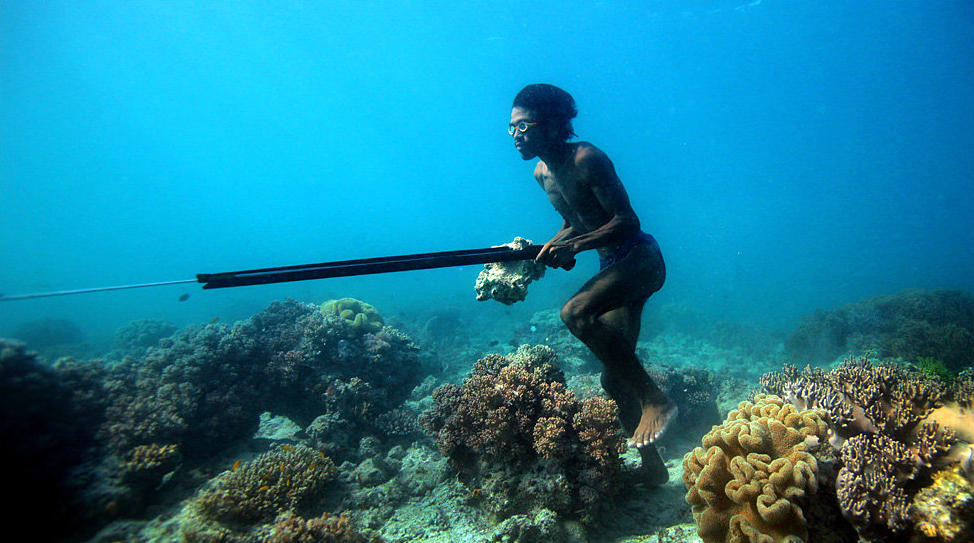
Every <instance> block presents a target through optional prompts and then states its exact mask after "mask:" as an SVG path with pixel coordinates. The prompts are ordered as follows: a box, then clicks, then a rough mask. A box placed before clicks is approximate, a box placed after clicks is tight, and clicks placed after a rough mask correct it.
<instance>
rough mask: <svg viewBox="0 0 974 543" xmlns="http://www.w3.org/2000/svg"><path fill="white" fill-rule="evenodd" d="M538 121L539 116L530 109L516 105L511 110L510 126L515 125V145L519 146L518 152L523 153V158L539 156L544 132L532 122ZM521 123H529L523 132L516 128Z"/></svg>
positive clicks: (528, 158)
mask: <svg viewBox="0 0 974 543" xmlns="http://www.w3.org/2000/svg"><path fill="white" fill-rule="evenodd" d="M537 122H538V119H537V116H536V115H535V114H534V112H533V111H531V110H530V109H524V108H520V107H515V108H514V109H513V110H512V111H511V124H510V126H511V127H515V130H514V134H513V138H514V147H516V148H517V152H519V153H521V158H522V159H524V160H531V159H532V158H534V157H536V156H538V151H539V150H540V149H541V148H542V146H543V143H544V134H542V131H541V130H540V126H539V125H537V124H530V123H537ZM521 123H528V124H527V125H526V126H527V130H525V131H523V132H522V131H521V130H518V129H517V128H516V127H517V126H518V125H520V124H521ZM521 126H524V125H521Z"/></svg>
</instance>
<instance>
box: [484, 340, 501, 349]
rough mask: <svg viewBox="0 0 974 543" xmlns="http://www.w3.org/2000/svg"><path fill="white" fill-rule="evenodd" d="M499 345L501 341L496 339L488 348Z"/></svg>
mask: <svg viewBox="0 0 974 543" xmlns="http://www.w3.org/2000/svg"><path fill="white" fill-rule="evenodd" d="M498 343H500V341H498V340H496V339H495V340H494V341H491V342H490V343H488V344H487V346H488V347H493V346H495V345H497V344H498Z"/></svg>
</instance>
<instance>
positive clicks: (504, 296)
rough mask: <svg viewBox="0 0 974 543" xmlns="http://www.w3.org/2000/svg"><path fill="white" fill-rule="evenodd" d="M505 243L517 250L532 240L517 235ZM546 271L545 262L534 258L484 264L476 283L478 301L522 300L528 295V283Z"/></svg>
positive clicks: (512, 301) (506, 303)
mask: <svg viewBox="0 0 974 543" xmlns="http://www.w3.org/2000/svg"><path fill="white" fill-rule="evenodd" d="M505 245H506V246H507V247H510V248H511V249H515V250H517V249H524V248H527V247H528V246H530V245H531V240H527V239H524V238H522V237H516V238H514V241H512V242H511V243H507V244H505ZM544 273H545V266H544V264H538V263H537V262H535V261H534V260H518V261H514V262H491V263H488V264H484V270H483V271H481V272H480V275H478V276H477V283H476V285H474V290H476V292H477V301H481V302H482V301H484V300H490V299H494V300H497V301H498V302H501V303H502V304H505V305H512V304H514V303H515V302H520V301H522V300H524V298H526V297H527V295H528V285H530V284H531V282H533V281H536V280H538V279H541V278H542V277H544Z"/></svg>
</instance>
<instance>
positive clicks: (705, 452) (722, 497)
mask: <svg viewBox="0 0 974 543" xmlns="http://www.w3.org/2000/svg"><path fill="white" fill-rule="evenodd" d="M826 430H827V424H826V423H825V420H824V418H823V414H822V413H821V412H820V411H817V410H803V411H799V410H797V409H795V407H794V406H792V405H789V404H786V403H784V402H783V401H782V400H781V398H779V397H777V396H765V395H758V396H756V397H755V401H754V403H753V404H752V403H751V402H743V403H741V404H740V406H739V407H738V409H736V410H733V411H731V412H730V414H729V415H728V416H727V419H726V420H725V422H724V424H722V425H720V426H715V427H714V428H713V429H712V430H711V431H710V432H709V433H708V434H707V435H705V436H704V437H703V441H702V444H703V446H702V447H697V448H696V449H694V450H693V451H691V452H690V453H688V454H687V455H686V456H685V457H684V459H683V468H684V475H683V482H684V484H685V485H686V487H687V497H686V500H687V503H689V504H690V505H691V506H692V508H693V516H694V519H695V520H696V522H697V527H698V531H699V534H700V537H701V538H702V539H703V540H704V541H706V542H708V543H713V542H724V541H728V542H730V541H741V542H743V541H749V542H752V543H765V542H767V543H772V542H774V543H779V542H798V541H807V537H808V534H807V528H806V525H805V516H804V514H803V512H802V509H801V506H802V504H803V503H804V500H805V498H806V495H807V494H811V493H814V492H815V491H816V490H817V488H818V485H817V480H816V474H817V469H818V464H817V462H816V460H815V457H813V456H812V454H811V452H810V448H812V447H814V446H816V445H817V444H818V442H819V440H820V439H822V438H824V436H825V432H826Z"/></svg>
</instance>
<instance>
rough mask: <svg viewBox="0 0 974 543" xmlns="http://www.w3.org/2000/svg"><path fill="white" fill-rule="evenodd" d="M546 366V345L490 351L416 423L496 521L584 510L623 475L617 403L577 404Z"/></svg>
mask: <svg viewBox="0 0 974 543" xmlns="http://www.w3.org/2000/svg"><path fill="white" fill-rule="evenodd" d="M553 362H555V360H554V353H553V352H552V351H551V350H550V349H549V348H547V347H534V348H531V347H527V346H522V347H521V348H520V349H519V350H518V352H517V353H516V354H514V355H513V356H512V357H511V358H507V357H501V356H499V355H489V356H487V357H485V358H483V359H481V360H479V361H477V363H476V364H475V365H474V371H473V373H472V374H471V375H470V376H469V378H468V379H467V380H466V381H465V382H464V383H463V385H462V386H456V385H453V384H447V385H444V386H442V387H440V388H438V389H437V390H436V391H434V393H433V400H434V406H433V408H431V409H430V410H428V411H426V412H424V413H423V414H422V415H421V417H420V423H421V425H422V426H423V428H424V430H426V432H427V433H429V434H430V435H432V436H433V437H434V438H435V440H436V443H437V445H438V447H439V448H440V451H441V452H442V453H443V454H444V456H447V457H449V458H450V459H451V461H452V462H453V463H454V465H455V466H456V467H458V468H459V469H460V470H461V472H462V473H463V474H464V475H465V476H466V478H467V482H468V484H470V485H472V486H473V485H476V484H477V483H479V487H480V488H482V491H481V492H477V493H478V494H482V495H483V496H484V497H485V502H486V507H487V509H488V510H489V511H491V512H492V513H493V514H494V515H495V516H496V517H497V518H498V519H501V520H502V519H503V518H506V517H508V516H510V515H511V514H513V513H516V512H523V511H526V510H534V509H541V508H548V509H551V510H553V511H555V512H557V513H559V514H570V513H573V512H575V511H577V510H582V512H583V515H585V514H588V513H591V512H592V511H593V510H594V507H595V506H596V505H597V503H598V502H599V501H600V500H601V499H602V498H604V497H606V496H609V495H611V494H612V493H613V492H614V490H615V486H616V483H617V482H618V478H619V475H620V474H621V469H622V462H621V459H620V457H619V454H620V453H621V452H622V451H623V450H624V446H625V445H624V439H623V436H622V435H621V434H620V433H619V432H618V428H617V423H616V415H617V408H616V406H615V403H614V402H612V401H611V400H606V399H603V398H590V399H588V400H586V401H585V402H579V401H578V400H577V399H576V398H575V395H574V393H572V392H571V391H569V390H568V389H567V388H566V387H565V384H564V379H563V377H561V372H560V371H558V370H557V368H556V367H555V366H554V364H553Z"/></svg>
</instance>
